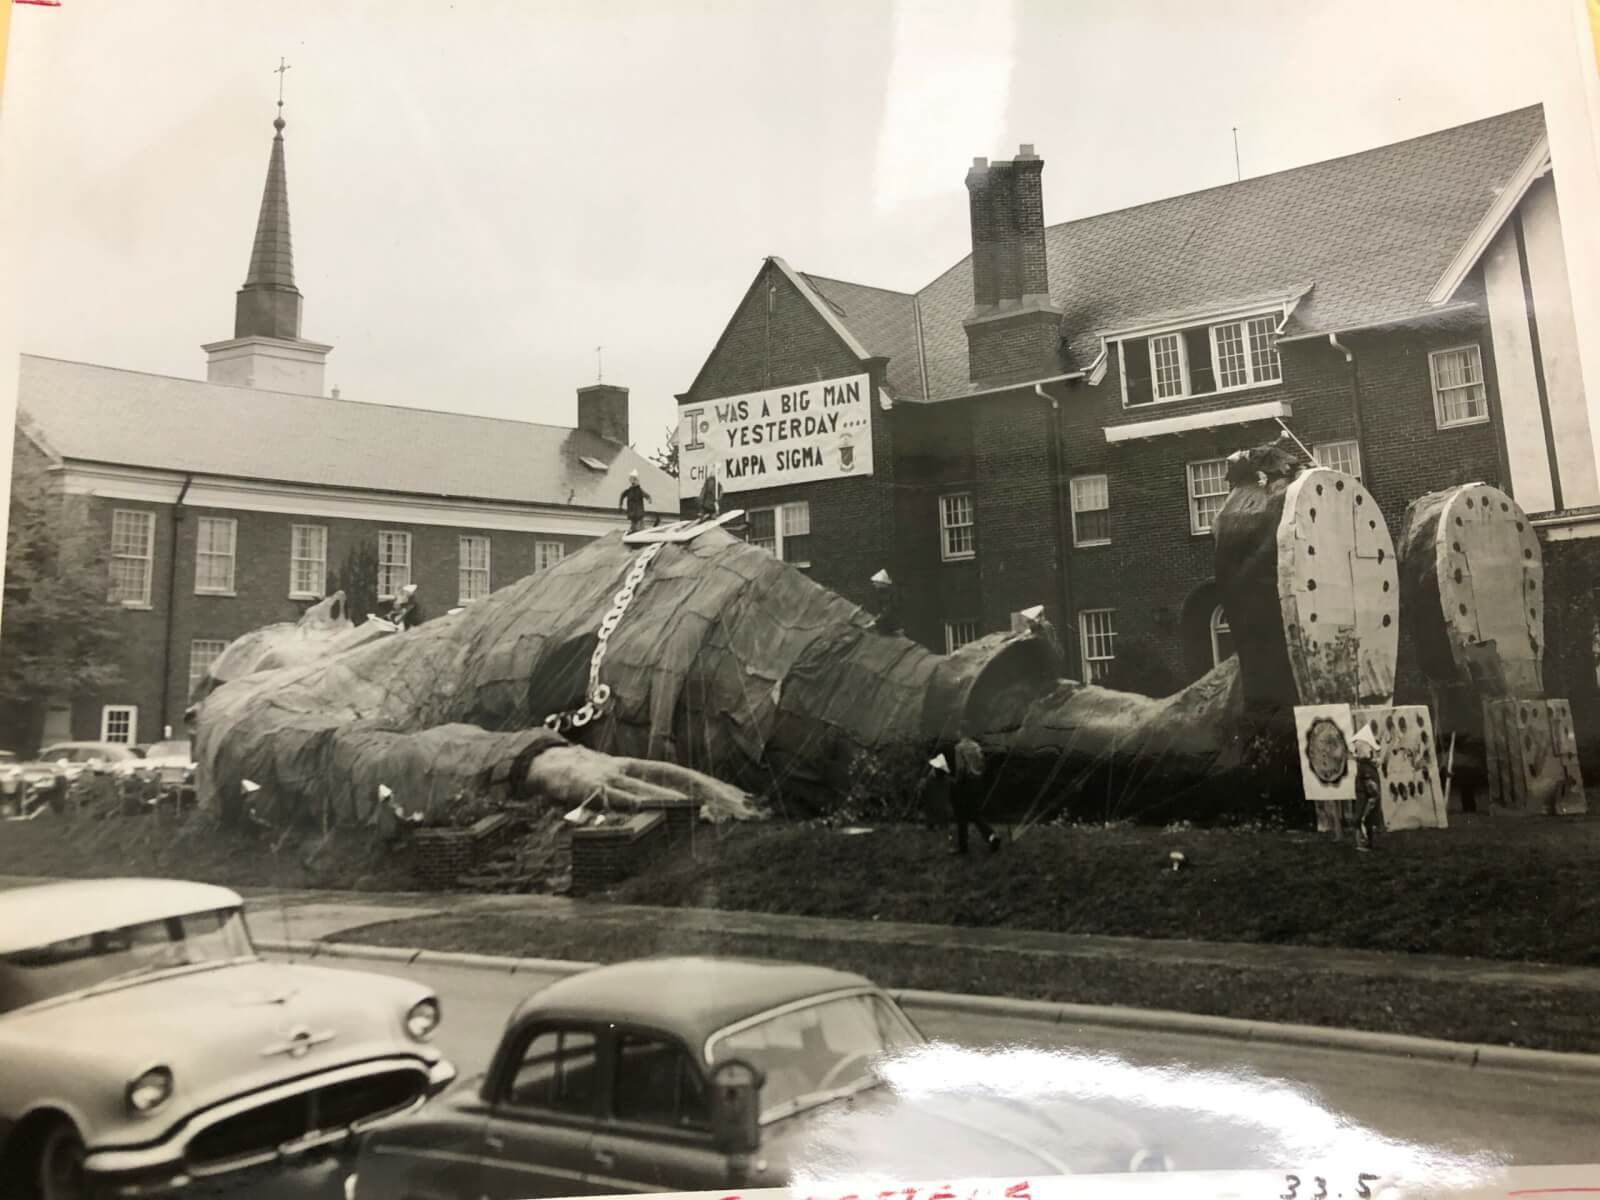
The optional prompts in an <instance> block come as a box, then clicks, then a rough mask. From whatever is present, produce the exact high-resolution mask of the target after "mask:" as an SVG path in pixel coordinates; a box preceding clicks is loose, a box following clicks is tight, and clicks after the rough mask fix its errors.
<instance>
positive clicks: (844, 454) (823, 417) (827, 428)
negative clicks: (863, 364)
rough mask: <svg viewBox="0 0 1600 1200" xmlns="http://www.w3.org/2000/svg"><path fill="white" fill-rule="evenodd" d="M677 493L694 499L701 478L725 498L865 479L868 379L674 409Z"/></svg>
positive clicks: (820, 383) (777, 390)
mask: <svg viewBox="0 0 1600 1200" xmlns="http://www.w3.org/2000/svg"><path fill="white" fill-rule="evenodd" d="M678 462H679V467H680V471H679V476H678V490H679V495H680V496H682V497H683V498H684V499H688V498H690V497H694V496H698V495H699V494H700V489H701V488H702V487H703V486H704V485H705V481H706V475H707V473H708V472H715V473H716V476H717V479H718V480H719V481H720V482H721V484H722V490H723V491H724V492H725V493H731V492H748V491H754V490H755V489H757V488H769V487H781V486H782V485H784V484H790V483H820V482H823V481H826V480H830V479H855V478H861V477H865V476H870V475H871V474H872V380H871V377H870V376H868V375H864V374H863V375H848V376H843V377H841V378H838V379H823V380H819V381H817V382H815V383H801V384H796V385H794V386H793V387H782V388H771V389H768V390H767V391H761V392H750V393H748V394H747V395H743V396H728V397H725V398H723V399H720V400H705V401H699V402H696V403H694V404H686V405H684V406H683V407H682V408H680V409H679V410H678Z"/></svg>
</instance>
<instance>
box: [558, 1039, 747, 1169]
mask: <svg viewBox="0 0 1600 1200" xmlns="http://www.w3.org/2000/svg"><path fill="white" fill-rule="evenodd" d="M610 1049H611V1053H610V1055H609V1056H608V1063H607V1081H606V1082H607V1087H606V1090H605V1100H606V1105H605V1119H604V1120H603V1121H602V1122H601V1124H600V1127H599V1129H598V1130H597V1131H596V1133H595V1137H594V1140H593V1141H592V1143H591V1144H590V1147H589V1158H590V1167H589V1172H590V1179H591V1181H592V1182H593V1185H594V1187H595V1189H596V1191H599V1192H613V1193H614V1192H690V1191H701V1190H707V1189H714V1188H721V1187H724V1186H726V1185H727V1184H728V1183H729V1182H730V1181H729V1177H728V1159H727V1156H726V1155H724V1154H721V1153H719V1152H718V1151H717V1149H716V1147H715V1146H714V1145H713V1144H712V1140H711V1092H710V1087H709V1085H708V1083H707V1081H706V1077H705V1074H704V1072H703V1071H701V1070H700V1069H699V1067H698V1066H697V1065H696V1062H695V1060H694V1058H693V1057H692V1056H691V1055H690V1054H689V1052H688V1049H687V1048H686V1047H685V1046H684V1044H683V1043H682V1042H681V1041H679V1040H678V1039H676V1038H673V1037H670V1036H667V1035H665V1034H661V1033H657V1032H654V1031H650V1030H628V1029H618V1030H616V1031H615V1032H614V1033H613V1035H612V1039H611V1047H610Z"/></svg>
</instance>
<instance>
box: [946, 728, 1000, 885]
mask: <svg viewBox="0 0 1600 1200" xmlns="http://www.w3.org/2000/svg"><path fill="white" fill-rule="evenodd" d="M955 758H956V786H955V819H956V849H955V852H956V853H957V854H965V853H966V852H967V826H968V825H973V826H976V827H977V830H978V832H979V833H980V834H981V835H982V836H983V840H984V841H986V842H988V843H989V850H990V852H991V853H992V852H993V851H996V850H998V849H1000V835H999V834H998V833H996V832H995V831H994V830H993V829H991V828H990V827H989V824H988V822H986V821H985V820H984V819H983V800H984V790H983V750H982V749H981V748H980V747H979V745H978V743H977V741H976V740H975V739H974V738H973V736H972V731H971V730H969V729H968V728H967V727H966V726H965V725H963V726H962V727H961V738H960V740H959V741H957V742H956V752H955Z"/></svg>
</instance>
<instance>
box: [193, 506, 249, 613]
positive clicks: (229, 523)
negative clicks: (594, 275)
mask: <svg viewBox="0 0 1600 1200" xmlns="http://www.w3.org/2000/svg"><path fill="white" fill-rule="evenodd" d="M238 536H239V522H237V521H235V520H234V519H233V518H231V517H201V518H200V519H199V521H197V522H196V523H195V537H194V590H195V591H196V592H200V593H205V594H207V595H212V596H231V595H233V558H234V550H235V544H236V542H237V540H238Z"/></svg>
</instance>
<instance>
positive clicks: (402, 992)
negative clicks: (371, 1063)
mask: <svg viewBox="0 0 1600 1200" xmlns="http://www.w3.org/2000/svg"><path fill="white" fill-rule="evenodd" d="M430 994H431V993H430V992H429V991H428V989H426V988H424V987H421V986H420V985H417V984H414V983H410V982H408V981H406V980H401V979H392V978H389V977H387V976H381V975H368V974H362V973H359V972H353V971H340V970H333V969H328V968H322V967H308V966H300V965H297V964H290V963H275V962H265V961H248V962H241V963H233V964H222V965H218V966H216V967H208V968H198V969H194V970H189V971H183V972H180V973H177V974H167V975H155V976H150V977H148V978H144V979H139V980H136V981H133V982H131V983H130V984H129V985H128V986H118V987H115V988H114V989H112V990H108V991H104V992H100V993H93V994H84V995H82V996H80V997H77V998H73V999H70V1000H66V1001H62V1002H55V1003H49V1004H45V1005H40V1006H38V1007H35V1008H31V1009H22V1010H20V1011H17V1012H13V1013H9V1014H6V1015H5V1016H0V1061H5V1062H6V1063H7V1064H8V1065H9V1064H13V1063H15V1064H19V1065H20V1066H21V1067H22V1070H20V1071H16V1072H12V1071H8V1072H7V1075H9V1076H10V1077H11V1080H12V1083H11V1084H8V1085H7V1086H6V1087H5V1088H4V1089H3V1090H4V1091H6V1092H8V1093H10V1092H11V1091H12V1089H13V1087H14V1086H20V1087H21V1088H23V1089H24V1090H26V1091H28V1092H30V1093H32V1094H33V1095H34V1096H36V1097H46V1098H55V1097H58V1098H59V1099H60V1100H61V1101H62V1102H63V1103H64V1104H66V1105H69V1106H70V1107H71V1108H74V1109H78V1110H79V1111H83V1112H84V1113H85V1115H86V1116H87V1117H89V1119H91V1120H92V1119H93V1115H94V1114H98V1115H100V1116H101V1117H102V1118H103V1119H105V1120H107V1121H109V1122H110V1123H111V1124H112V1125H115V1124H116V1123H118V1122H121V1121H123V1120H125V1119H126V1118H125V1110H124V1109H123V1107H122V1095H123V1089H124V1087H125V1086H126V1084H127V1083H128V1082H129V1081H130V1080H132V1079H134V1078H135V1077H137V1076H138V1075H139V1074H140V1073H142V1072H144V1071H146V1070H148V1069H149V1068H151V1067H153V1066H157V1065H164V1066H167V1067H169V1068H170V1069H171V1070H172V1073H173V1077H174V1080H175V1083H174V1088H173V1099H172V1100H171V1101H170V1102H169V1103H168V1104H167V1105H165V1106H163V1108H162V1110H161V1113H160V1117H163V1118H171V1117H177V1116H181V1115H183V1114H185V1113H189V1112H193V1111H195V1110H196V1109H200V1108H205V1107H207V1106H209V1105H211V1104H214V1103H217V1102H218V1101H221V1100H224V1099H227V1098H230V1097H233V1096H237V1095H240V1094H242V1093H245V1092H249V1091H252V1090H254V1089H256V1088H260V1087H266V1086H270V1085H272V1084H275V1083H281V1082H283V1081H285V1080H288V1079H293V1078H295V1077H297V1076H300V1075H305V1074H311V1073H315V1072H319V1071H324V1070H329V1069H331V1068H333V1067H336V1066H342V1065H346V1064H349V1063H352V1062H359V1061H363V1060H367V1059H371V1058H376V1057H381V1056H384V1055H391V1054H408V1055H417V1056H420V1057H422V1058H424V1059H425V1060H427V1061H428V1062H433V1061H437V1060H438V1058H439V1057H440V1055H439V1052H438V1051H437V1050H436V1049H434V1048H433V1047H432V1046H431V1045H426V1044H419V1043H417V1042H415V1041H413V1040H412V1039H411V1038H410V1037H409V1036H407V1034H406V1032H405V1027H404V1019H405V1014H406V1013H407V1011H408V1010H409V1009H410V1008H411V1006H412V1005H413V1004H415V1003H416V1002H417V1001H418V1000H421V999H423V998H424V997H425V996H428V995H430ZM302 1031H303V1032H304V1033H305V1034H308V1035H309V1040H310V1041H311V1042H312V1043H313V1044H312V1045H311V1046H310V1048H309V1049H305V1050H303V1052H301V1053H299V1054H295V1053H291V1052H290V1051H289V1046H290V1043H291V1041H292V1039H294V1038H295V1035H296V1034H297V1033H301V1032H302ZM107 1098H109V1099H110V1101H111V1103H110V1104H109V1106H108V1105H107V1103H106V1101H107ZM5 1107H9V1105H6V1106H5Z"/></svg>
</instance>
